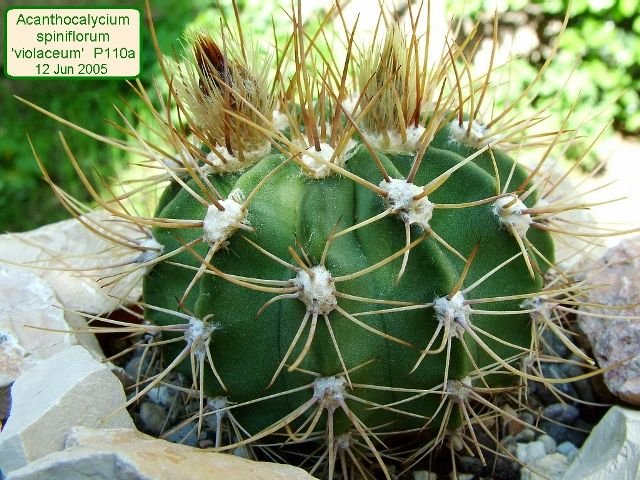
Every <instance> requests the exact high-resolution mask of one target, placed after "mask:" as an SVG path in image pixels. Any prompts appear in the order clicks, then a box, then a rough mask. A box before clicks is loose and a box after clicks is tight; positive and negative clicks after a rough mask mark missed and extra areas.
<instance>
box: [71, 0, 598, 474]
mask: <svg viewBox="0 0 640 480" xmlns="http://www.w3.org/2000/svg"><path fill="white" fill-rule="evenodd" d="M299 14H300V12H299V10H296V11H295V12H292V24H293V28H292V33H291V35H290V37H289V39H288V41H287V43H286V45H284V46H282V45H281V46H280V48H279V50H278V51H277V52H275V53H274V54H273V56H272V57H258V56H256V53H255V52H256V51H257V50H258V49H257V47H255V49H254V47H252V46H251V44H250V42H248V41H247V40H246V39H244V37H243V34H242V31H241V30H240V31H231V29H230V28H228V27H225V28H223V29H222V30H221V31H220V32H218V34H217V35H216V36H215V37H216V38H215V39H214V38H213V36H210V35H208V34H205V33H199V34H197V35H194V36H193V38H192V50H191V51H190V52H187V53H186V54H185V57H184V58H183V59H182V61H181V62H175V61H171V60H168V59H162V62H163V71H164V72H165V75H166V79H167V83H168V85H169V92H170V93H169V95H168V97H167V98H168V100H166V101H165V102H164V103H163V105H162V106H161V107H160V108H156V107H152V106H151V103H150V102H148V103H149V106H150V107H151V112H152V115H153V117H154V119H155V121H156V122H157V126H156V130H157V131H158V132H160V133H161V136H162V139H161V141H157V140H156V141H154V142H151V141H148V140H145V139H144V138H142V137H141V136H140V135H139V134H138V133H137V132H136V131H135V129H134V128H133V127H132V126H131V125H130V124H127V128H128V129H129V130H130V133H131V134H132V136H133V138H135V139H136V140H138V142H139V144H140V145H141V147H142V148H141V149H140V150H141V152H142V154H143V155H144V156H145V157H146V158H147V159H148V161H149V162H150V163H152V167H153V168H156V169H158V168H159V169H160V172H161V174H160V175H159V176H158V175H156V176H155V177H154V178H153V184H154V185H157V184H158V183H161V184H162V186H163V188H164V191H163V193H162V196H161V198H160V200H159V202H158V206H157V209H156V212H155V214H154V215H150V216H142V215H134V214H131V213H128V210H127V209H126V208H121V206H122V204H124V203H126V202H127V201H128V199H129V197H128V196H122V197H119V198H118V202H117V204H114V203H113V202H111V203H109V202H104V201H101V204H102V205H103V206H104V207H105V208H107V209H108V210H109V211H110V212H111V213H112V214H113V215H115V216H117V217H119V218H122V219H125V220H128V221H131V222H133V223H134V224H136V225H137V226H138V227H139V229H140V231H142V232H143V238H144V241H142V240H136V241H132V246H131V248H132V249H133V250H135V251H136V252H137V256H136V260H135V261H134V262H133V263H134V264H135V265H134V267H133V268H131V269H126V270H124V271H123V273H122V276H125V275H128V274H130V273H131V272H132V271H133V270H138V271H139V270H141V269H142V270H143V271H144V273H145V274H146V275H145V278H144V295H143V303H142V305H143V306H144V309H145V315H144V316H145V319H146V320H147V321H149V322H151V325H149V326H147V327H144V328H146V329H148V330H151V331H153V332H155V333H158V332H160V333H161V334H162V338H163V340H162V342H160V341H156V342H155V343H153V344H152V345H156V346H158V348H161V349H162V351H163V356H164V359H165V364H166V369H164V370H163V371H162V372H160V373H158V374H157V375H155V376H152V377H150V378H148V379H146V383H145V386H144V387H143V388H142V387H141V388H140V391H139V393H138V394H137V395H136V396H134V397H133V398H131V400H130V402H129V403H133V402H134V401H136V400H137V399H138V398H139V397H140V396H141V395H144V394H145V393H147V392H148V391H149V390H151V389H152V388H154V387H156V386H157V385H158V384H159V383H160V382H163V381H165V380H166V378H167V376H168V374H169V373H170V372H172V371H179V372H180V373H182V374H183V375H184V376H186V377H187V378H189V379H190V381H191V382H192V389H191V390H190V392H191V394H192V397H193V398H195V399H196V401H197V402H198V405H199V407H198V412H199V413H198V428H199V429H200V428H202V425H203V421H204V419H205V417H206V416H208V415H215V418H216V425H217V430H216V440H215V442H216V447H217V448H218V449H220V450H223V451H224V450H232V449H234V448H238V447H245V446H251V445H261V444H263V443H267V444H270V445H274V444H276V445H278V444H279V445H280V446H281V448H283V449H284V450H287V449H289V450H290V449H292V448H294V446H295V445H298V444H299V445H301V446H302V447H301V448H304V446H305V445H307V444H309V442H315V443H316V444H319V445H324V450H322V452H323V453H319V454H318V455H319V456H318V460H317V463H315V466H314V465H310V466H309V468H310V470H311V471H312V472H314V473H317V474H318V475H320V474H322V475H325V476H327V477H329V478H331V477H333V476H334V474H335V473H336V468H337V467H336V465H337V463H340V465H341V467H340V469H341V471H342V472H347V471H351V472H355V473H354V475H355V476H359V475H361V476H366V475H368V474H367V473H366V472H367V471H376V470H378V471H379V472H382V473H383V474H384V476H386V478H391V477H390V473H389V470H388V468H387V466H386V463H387V462H388V459H389V458H390V459H391V460H392V461H393V462H398V461H400V462H404V464H405V465H411V464H413V463H415V462H417V461H419V460H420V459H421V458H423V457H424V456H426V455H428V454H429V453H431V452H432V451H433V449H435V448H436V447H437V446H439V445H440V444H442V443H444V442H445V440H446V439H448V440H449V444H450V445H454V443H456V442H458V443H459V442H460V441H466V442H468V443H470V444H471V446H470V449H471V450H473V451H474V452H476V453H477V454H478V455H479V456H480V457H482V455H483V454H482V450H481V448H480V446H479V444H478V443H477V440H476V437H475V433H474V432H475V430H474V428H475V429H477V428H480V429H485V430H486V427H485V426H484V424H483V423H482V421H481V415H482V414H494V413H496V412H498V413H499V414H502V415H507V414H506V413H505V412H503V411H502V410H500V409H499V408H498V407H497V406H495V405H493V404H492V403H491V400H492V396H493V395H495V394H497V393H500V392H503V391H507V390H509V389H512V388H517V387H518V386H521V385H522V384H523V383H524V381H525V380H533V381H544V382H545V383H546V384H547V385H552V384H553V380H545V379H543V378H542V377H540V376H539V375H538V374H536V373H535V370H531V368H530V366H531V365H532V364H535V362H536V360H537V355H538V350H537V348H538V345H539V338H538V331H539V330H540V329H541V328H549V329H551V330H552V331H553V333H554V334H556V335H557V336H558V337H560V339H561V341H563V342H565V343H567V344H570V343H571V342H570V340H569V339H568V338H567V337H566V336H565V334H564V333H563V331H562V329H561V328H560V327H558V326H557V325H556V324H555V323H553V322H554V320H553V319H552V318H551V316H550V315H549V314H548V307H547V306H546V305H547V303H548V302H549V299H551V298H553V297H554V295H556V294H563V293H566V292H568V291H569V287H567V286H565V285H562V284H557V283H556V284H554V285H552V286H549V287H545V286H544V282H543V278H544V276H545V273H546V272H547V271H549V270H553V271H555V272H556V273H557V272H558V271H559V269H558V268H557V267H556V266H555V264H554V262H555V259H554V255H555V254H554V242H553V240H552V233H554V232H555V233H557V232H560V233H563V231H561V229H560V228H559V227H557V226H556V225H555V223H554V222H555V221H556V215H558V214H560V213H562V212H564V211H567V210H571V209H572V208H577V207H579V206H580V205H572V204H567V203H565V204H562V205H560V206H558V205H553V204H550V203H548V202H547V201H546V200H544V198H543V197H544V185H543V184H544V179H543V177H541V175H540V169H541V167H542V165H543V163H544V162H545V160H546V159H547V158H548V156H549V153H550V151H551V150H552V149H553V148H554V147H555V146H556V145H557V144H559V143H561V142H562V141H563V138H564V137H563V135H564V133H563V132H554V133H553V134H549V135H547V136H544V135H542V136H540V135H538V136H534V135H531V136H529V135H528V134H527V128H528V127H529V126H530V125H532V124H535V123H537V121H538V119H537V118H533V119H528V120H524V121H521V120H518V119H514V118H512V117H510V115H509V109H507V110H505V111H503V112H501V113H497V114H492V113H487V112H491V110H492V109H491V105H490V101H489V100H488V99H489V96H490V90H491V88H492V82H491V74H492V66H490V67H489V70H488V72H487V73H485V74H484V75H482V76H480V77H478V78H473V76H472V74H471V70H470V67H469V65H468V64H467V62H466V59H465V55H464V53H463V49H464V47H466V46H467V45H466V43H467V42H465V44H464V45H461V46H456V45H452V44H449V43H447V47H446V48H445V49H444V53H443V55H442V56H441V58H439V59H438V61H435V62H429V61H428V58H426V57H427V55H426V54H425V52H427V51H428V46H427V48H425V46H424V41H425V39H424V38H423V37H422V36H420V35H418V33H417V32H418V31H419V29H420V28H421V27H420V25H421V24H420V22H428V19H426V20H425V18H424V17H425V15H424V13H423V14H422V15H417V14H416V15H415V16H412V17H411V18H412V19H413V20H412V21H413V25H412V29H411V31H409V32H408V34H405V32H402V31H401V30H400V29H399V28H396V27H393V26H392V27H390V28H389V29H388V31H387V33H386V36H384V38H383V39H380V38H376V40H375V42H373V44H372V45H369V46H366V47H363V48H359V47H356V45H355V42H354V37H353V35H352V34H351V33H347V35H346V37H347V38H346V41H345V45H346V55H345V60H344V61H343V62H342V63H339V61H338V60H337V59H334V58H326V56H324V55H323V54H322V53H323V51H322V49H321V47H320V45H319V44H320V37H321V35H311V34H307V33H305V32H304V30H303V27H302V24H301V21H300V18H299ZM331 14H334V15H338V14H339V8H335V9H333V10H332V12H330V14H329V15H331ZM238 25H240V22H238ZM377 36H378V37H381V36H382V34H380V33H379V34H378V35H377ZM254 50H255V51H254ZM358 52H359V53H358ZM492 58H493V56H492ZM139 93H140V94H141V96H143V98H146V97H145V95H146V94H144V93H143V92H142V91H140V92H139ZM526 93H528V92H525V93H524V94H523V98H524V95H526ZM172 111H174V112H175V111H178V112H179V114H180V119H181V122H182V123H181V124H180V128H177V127H176V126H175V125H174V124H173V123H172V121H171V120H169V118H170V115H169V113H170V112H172ZM483 116H484V117H483ZM483 118H484V120H483ZM185 132H186V133H185ZM530 144H531V145H535V146H538V147H542V148H541V150H540V151H541V152H542V153H541V154H540V162H539V164H538V165H537V166H535V167H534V168H527V167H525V166H523V165H522V164H520V163H519V162H518V161H517V159H516V158H517V151H518V149H520V148H523V147H524V148H526V147H527V146H529V145H530ZM510 152H516V154H515V155H510ZM70 158H71V159H72V162H73V163H74V166H76V167H77V170H78V173H79V175H80V176H81V178H83V180H84V181H85V183H86V184H87V185H88V186H89V188H92V187H90V183H89V181H88V180H87V179H86V176H85V175H84V173H83V172H82V169H81V168H80V167H79V166H78V164H77V162H76V161H75V158H74V157H73V156H72V155H71V154H70ZM159 180H160V182H159ZM150 184H151V183H150ZM96 196H97V194H96ZM63 200H64V198H63ZM118 204H120V205H118ZM67 205H70V203H69V201H68V200H67ZM75 213H78V212H77V211H76V212H75ZM102 234H103V235H107V236H108V233H104V232H103V233H102ZM114 241H115V240H114ZM120 243H122V242H120ZM532 312H534V313H536V315H537V316H536V317H534V319H535V318H537V320H535V321H532V319H531V316H530V313H532ZM572 348H575V347H573V346H572ZM585 361H586V360H585ZM408 439H410V440H408ZM465 439H466V440H465ZM406 442H410V443H411V442H413V443H411V444H412V445H413V447H412V448H407V449H403V448H401V447H402V446H403V445H405V444H406ZM451 448H453V446H452V447H451ZM310 451H313V448H311V449H310ZM363 452H364V453H363ZM348 465H350V466H348Z"/></svg>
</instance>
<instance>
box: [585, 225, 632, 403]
mask: <svg viewBox="0 0 640 480" xmlns="http://www.w3.org/2000/svg"><path fill="white" fill-rule="evenodd" d="M586 282H587V284H589V283H591V284H595V285H598V287H597V288H592V289H590V290H589V300H588V301H589V302H590V303H599V304H602V305H603V307H602V308H595V307H591V306H590V307H581V308H580V311H581V312H582V313H581V314H580V315H578V325H579V326H580V328H581V330H582V331H583V332H584V333H585V335H586V336H587V339H588V340H589V342H590V344H591V347H592V350H593V354H594V356H595V358H596V360H597V361H598V364H599V365H600V367H603V368H607V367H610V366H613V365H615V364H619V363H620V362H623V364H622V365H620V366H617V367H616V368H611V369H609V370H607V371H606V372H605V373H604V380H605V384H606V385H607V388H608V389H609V391H610V392H611V393H613V394H614V395H616V396H618V397H620V398H621V399H622V400H624V401H626V402H629V403H632V404H634V405H640V320H638V319H634V318H629V317H634V316H635V317H638V316H640V306H639V305H640V289H639V288H638V285H639V284H640V237H633V238H631V239H626V240H623V241H622V242H620V243H619V244H618V245H617V246H615V247H613V248H611V249H609V250H608V251H607V253H606V254H605V256H604V257H603V258H602V259H601V261H600V262H599V266H596V267H592V269H591V271H590V272H589V274H588V277H587V278H586ZM622 306H626V307H625V308H621V307H622Z"/></svg>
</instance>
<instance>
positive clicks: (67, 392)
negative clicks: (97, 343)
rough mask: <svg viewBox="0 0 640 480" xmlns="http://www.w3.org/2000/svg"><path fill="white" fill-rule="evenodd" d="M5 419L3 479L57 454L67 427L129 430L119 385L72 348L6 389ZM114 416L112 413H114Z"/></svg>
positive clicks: (0, 456) (0, 455) (0, 452)
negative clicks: (7, 407) (7, 406)
mask: <svg viewBox="0 0 640 480" xmlns="http://www.w3.org/2000/svg"><path fill="white" fill-rule="evenodd" d="M11 397H12V403H11V411H10V415H9V419H8V420H7V423H6V425H5V426H4V429H3V430H2V432H0V470H1V471H3V472H4V473H5V474H6V473H7V472H9V471H11V470H14V469H16V468H20V467H22V466H23V465H25V464H26V463H28V462H30V461H33V460H36V459H38V458H41V457H43V456H44V455H46V454H48V453H51V452H55V451H58V450H61V449H62V448H63V446H64V435H65V432H66V431H67V430H68V429H69V428H70V427H73V426H76V425H84V426H100V427H126V428H132V427H133V422H132V420H131V417H129V414H128V413H127V411H126V410H124V409H122V410H118V409H119V408H120V407H121V406H122V405H123V404H124V403H125V401H126V398H125V394H124V391H123V390H122V385H121V384H120V382H119V381H118V379H117V378H116V377H115V376H114V375H113V374H112V373H111V372H110V371H109V367H107V366H106V365H104V364H102V363H100V362H97V361H96V360H94V359H93V357H91V355H90V354H89V353H88V352H87V351H86V350H85V349H84V348H83V347H81V346H79V345H76V346H72V347H70V348H68V349H66V350H64V351H62V352H60V353H58V354H56V355H54V356H52V357H50V358H48V359H46V360H43V361H41V362H40V363H38V364H37V365H36V366H34V367H33V368H31V369H30V370H28V371H27V372H26V374H24V375H21V376H20V377H18V379H17V380H16V381H15V382H14V384H13V386H12V388H11ZM114 412H115V413H114Z"/></svg>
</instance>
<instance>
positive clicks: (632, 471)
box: [562, 406, 640, 480]
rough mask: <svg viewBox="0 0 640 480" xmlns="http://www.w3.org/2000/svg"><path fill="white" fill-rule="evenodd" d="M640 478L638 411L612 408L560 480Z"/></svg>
mask: <svg viewBox="0 0 640 480" xmlns="http://www.w3.org/2000/svg"><path fill="white" fill-rule="evenodd" d="M636 478H640V412H638V411H636V410H630V409H627V408H623V407H617V406H616V407H613V408H611V409H610V410H609V412H607V414H606V415H605V416H604V418H603V419H602V420H601V421H600V423H598V425H596V427H595V428H594V429H593V431H592V432H591V434H590V435H589V438H587V441H586V442H585V443H584V445H583V447H582V449H581V450H580V452H579V453H578V455H577V457H576V458H575V460H574V461H573V463H572V464H571V466H570V467H569V469H568V470H567V471H566V473H565V475H564V476H563V477H562V479H563V480H575V479H580V480H614V479H630V480H631V479H636Z"/></svg>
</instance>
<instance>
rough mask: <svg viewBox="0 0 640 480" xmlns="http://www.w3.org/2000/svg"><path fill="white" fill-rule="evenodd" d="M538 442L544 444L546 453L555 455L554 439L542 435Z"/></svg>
mask: <svg viewBox="0 0 640 480" xmlns="http://www.w3.org/2000/svg"><path fill="white" fill-rule="evenodd" d="M537 441H538V442H542V444H543V445H544V451H545V452H546V453H547V454H552V453H555V451H556V441H555V440H554V439H553V437H550V436H549V435H540V436H539V437H538V438H537Z"/></svg>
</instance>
